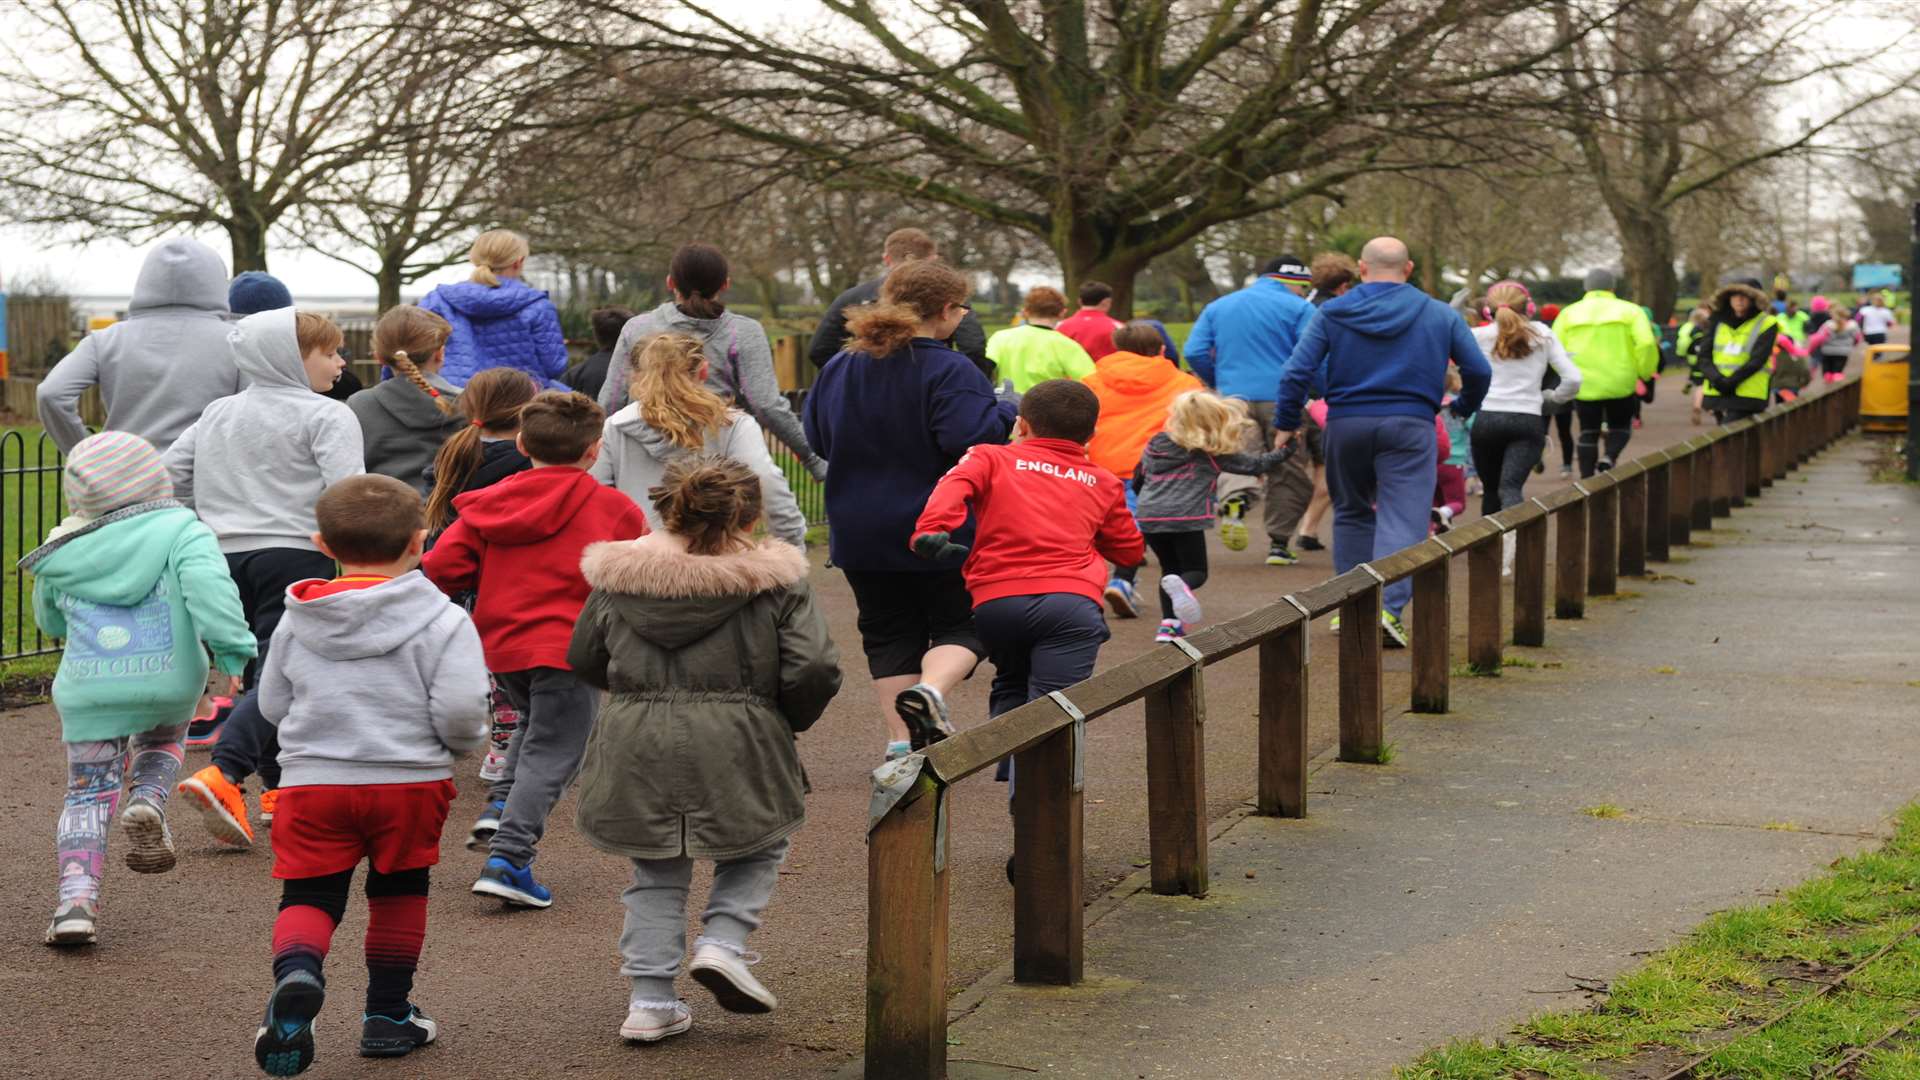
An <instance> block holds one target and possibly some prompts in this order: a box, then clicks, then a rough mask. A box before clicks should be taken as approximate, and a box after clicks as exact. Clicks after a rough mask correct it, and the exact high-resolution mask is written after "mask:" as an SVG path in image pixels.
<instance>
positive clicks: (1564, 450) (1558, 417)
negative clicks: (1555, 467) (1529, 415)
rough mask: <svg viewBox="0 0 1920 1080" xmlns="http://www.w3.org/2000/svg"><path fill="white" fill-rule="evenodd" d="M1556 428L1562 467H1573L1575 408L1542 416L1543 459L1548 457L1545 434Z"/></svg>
mask: <svg viewBox="0 0 1920 1080" xmlns="http://www.w3.org/2000/svg"><path fill="white" fill-rule="evenodd" d="M1556 430H1557V431H1558V432H1559V433H1560V467H1561V468H1563V469H1571V468H1573V409H1572V408H1571V407H1565V408H1562V409H1561V410H1560V411H1559V412H1557V413H1553V414H1552V415H1549V416H1543V417H1541V418H1540V434H1541V435H1542V436H1543V438H1542V440H1541V447H1540V460H1542V461H1545V460H1546V457H1547V448H1546V445H1545V438H1544V436H1546V435H1550V434H1552V433H1553V432H1554V431H1556ZM1476 467H1477V466H1476Z"/></svg>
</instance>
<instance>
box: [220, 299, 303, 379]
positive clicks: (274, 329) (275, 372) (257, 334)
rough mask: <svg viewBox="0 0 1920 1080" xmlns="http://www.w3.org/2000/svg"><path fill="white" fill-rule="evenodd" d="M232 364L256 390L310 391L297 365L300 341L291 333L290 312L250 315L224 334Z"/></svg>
mask: <svg viewBox="0 0 1920 1080" xmlns="http://www.w3.org/2000/svg"><path fill="white" fill-rule="evenodd" d="M227 345H228V346H229V347H231V348H232V349H233V362H234V363H235V364H236V365H237V366H238V367H239V368H240V374H241V375H242V376H244V377H245V378H246V379H247V380H248V381H249V382H251V383H252V384H253V385H255V386H262V387H272V388H274V389H278V390H304V391H307V392H309V393H311V392H312V391H313V384H312V383H310V382H308V381H307V368H306V365H305V364H303V363H301V362H300V339H299V337H298V336H296V335H295V334H294V330H293V309H292V308H290V307H289V308H276V309H275V310H273V311H262V312H260V313H259V314H258V315H249V316H247V317H246V318H244V319H241V320H240V321H239V322H237V323H235V324H234V327H233V330H232V331H231V332H229V333H228V334H227Z"/></svg>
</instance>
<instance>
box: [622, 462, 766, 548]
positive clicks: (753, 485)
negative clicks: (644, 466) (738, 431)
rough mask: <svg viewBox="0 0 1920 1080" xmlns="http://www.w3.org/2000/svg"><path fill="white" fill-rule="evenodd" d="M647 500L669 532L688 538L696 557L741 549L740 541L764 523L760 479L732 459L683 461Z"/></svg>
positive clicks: (750, 470)
mask: <svg viewBox="0 0 1920 1080" xmlns="http://www.w3.org/2000/svg"><path fill="white" fill-rule="evenodd" d="M647 497H648V498H650V499H652V500H653V505H654V508H655V509H656V510H658V511H659V512H660V521H661V523H662V524H664V525H666V527H667V531H668V532H670V533H673V534H674V535H676V536H684V537H686V538H687V550H688V551H691V552H692V553H694V554H695V555H721V554H725V553H726V552H727V551H728V550H729V549H731V548H734V547H737V546H741V544H742V541H741V535H742V534H744V533H745V532H746V531H747V530H749V529H751V528H753V523H754V522H756V521H759V520H760V477H759V476H757V475H755V474H754V471H753V470H752V469H749V468H747V467H746V466H745V465H742V464H740V463H739V462H737V461H734V460H732V459H731V458H719V457H686V458H681V459H679V460H678V461H675V462H674V463H673V464H671V465H668V466H667V471H666V473H665V474H664V475H663V476H661V478H660V483H659V485H658V486H657V487H654V488H651V489H649V490H648V491H647Z"/></svg>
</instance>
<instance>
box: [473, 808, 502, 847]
mask: <svg viewBox="0 0 1920 1080" xmlns="http://www.w3.org/2000/svg"><path fill="white" fill-rule="evenodd" d="M506 812H507V800H505V799H495V800H493V801H492V802H490V803H488V804H487V808H486V809H485V810H482V811H480V816H479V817H477V818H475V819H473V828H471V829H468V830H467V850H468V851H475V850H478V849H480V848H483V847H486V846H487V845H488V844H491V843H493V834H494V833H497V832H499V831H500V815H502V814H504V813H506Z"/></svg>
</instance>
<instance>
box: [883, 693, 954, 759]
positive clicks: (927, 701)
mask: <svg viewBox="0 0 1920 1080" xmlns="http://www.w3.org/2000/svg"><path fill="white" fill-rule="evenodd" d="M893 707H894V710H895V711H896V712H898V713H899V714H900V719H902V720H905V721H906V722H907V734H908V735H909V736H910V738H909V740H908V741H909V742H910V743H911V744H912V747H913V749H915V750H925V749H926V748H927V747H929V746H932V745H933V744H934V743H937V742H940V741H942V740H944V739H945V738H947V736H949V735H952V734H953V722H952V720H950V719H949V718H948V715H947V699H946V698H945V697H942V696H941V694H940V691H938V690H935V689H934V688H933V687H931V686H928V685H927V684H926V683H914V684H913V685H912V686H909V687H907V688H906V689H905V690H902V691H900V693H899V695H898V696H896V697H895V698H894V699H893Z"/></svg>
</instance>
